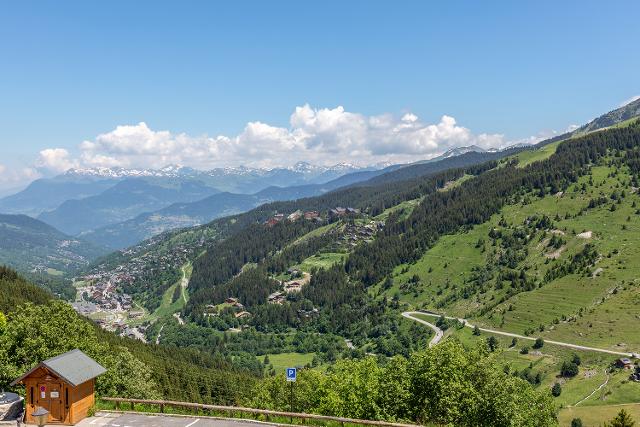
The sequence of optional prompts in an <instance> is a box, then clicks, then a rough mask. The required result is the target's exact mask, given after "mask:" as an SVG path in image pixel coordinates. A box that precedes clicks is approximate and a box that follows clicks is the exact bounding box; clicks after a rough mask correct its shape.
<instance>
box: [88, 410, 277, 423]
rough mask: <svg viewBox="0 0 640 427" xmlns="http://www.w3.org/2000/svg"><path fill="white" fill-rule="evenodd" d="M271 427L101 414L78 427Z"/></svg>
mask: <svg viewBox="0 0 640 427" xmlns="http://www.w3.org/2000/svg"><path fill="white" fill-rule="evenodd" d="M265 425H266V426H270V425H271V424H266V423H255V422H251V421H247V420H237V421H235V420H224V419H219V420H218V419H211V418H199V417H183V416H180V417H172V416H167V415H151V414H114V413H103V412H102V413H101V412H99V413H98V414H96V416H95V417H90V418H87V419H84V420H82V421H81V422H79V423H78V424H76V426H78V427H260V426H265Z"/></svg>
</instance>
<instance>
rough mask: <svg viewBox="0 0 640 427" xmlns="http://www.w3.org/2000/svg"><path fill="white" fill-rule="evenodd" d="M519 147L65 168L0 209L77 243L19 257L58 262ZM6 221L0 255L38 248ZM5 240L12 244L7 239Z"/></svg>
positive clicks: (618, 114)
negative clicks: (274, 162) (199, 165)
mask: <svg viewBox="0 0 640 427" xmlns="http://www.w3.org/2000/svg"><path fill="white" fill-rule="evenodd" d="M638 115H640V100H637V101H634V102H631V103H630V104H628V105H625V106H624V107H621V108H618V109H616V110H613V111H611V112H609V113H607V114H604V115H602V116H601V117H598V118H597V119H595V120H593V121H591V122H590V123H588V124H586V125H584V126H582V127H580V128H578V129H577V130H575V131H573V132H569V133H566V134H564V135H561V136H559V137H556V138H552V139H550V140H547V141H544V142H542V143H540V144H539V145H545V144H547V143H549V142H553V141H557V140H560V139H566V138H570V137H572V136H575V135H580V134H584V133H586V132H591V131H595V130H598V129H601V128H603V127H610V126H615V125H619V126H623V125H625V123H626V122H628V121H630V119H633V118H635V117H637V116H638ZM526 148H527V147H517V148H516V147H512V148H509V149H506V150H502V151H496V150H484V149H483V148H481V147H478V146H475V145H471V146H468V147H457V148H454V149H451V150H449V151H447V152H445V153H443V154H442V155H440V156H437V157H435V158H433V159H429V160H425V161H418V162H416V163H413V164H409V165H401V164H398V165H375V166H371V167H366V168H359V167H356V166H354V165H350V164H346V163H341V164H337V165H334V166H331V167H324V166H315V165H311V164H309V163H304V162H300V163H297V164H295V165H294V166H291V167H288V168H276V169H260V168H248V167H236V168H217V169H212V170H209V171H199V170H195V169H192V168H188V167H183V166H167V167H165V168H162V169H123V168H94V169H71V170H69V171H67V172H66V173H64V174H62V175H60V176H57V177H54V178H49V179H40V180H37V181H35V182H33V183H32V184H31V185H29V186H28V187H27V188H26V189H25V190H23V191H21V192H19V193H17V194H14V195H11V196H8V197H5V198H3V199H0V212H3V213H9V214H28V215H30V216H32V217H37V218H38V219H39V220H41V221H42V222H44V223H47V224H49V225H51V226H53V227H54V228H55V229H54V228H51V229H49V231H48V232H50V233H54V234H55V236H54V234H51V235H50V236H49V237H48V238H49V240H51V242H62V241H65V242H66V241H69V242H76V243H73V244H72V247H78V248H80V253H76V252H73V251H70V253H71V255H69V253H68V252H69V250H68V248H69V246H68V245H69V244H68V243H65V245H67V246H64V251H65V252H64V254H65V255H61V253H60V252H59V251H58V249H61V248H62V247H61V246H60V247H58V246H55V243H53V246H50V245H46V244H44V241H43V244H44V245H43V248H44V249H42V251H41V252H39V253H38V252H37V251H36V253H35V255H34V257H32V256H31V255H30V256H26V255H25V257H26V258H25V259H31V258H34V259H36V260H44V259H45V258H43V254H44V253H47V251H51V252H52V253H54V255H53V258H52V260H53V262H52V263H49V264H48V265H59V266H65V265H71V264H74V263H75V264H77V263H82V262H85V261H86V260H87V259H90V258H91V257H92V256H93V255H95V254H98V253H103V252H104V249H98V248H104V247H109V248H112V249H120V248H124V247H128V246H130V245H134V244H137V243H138V242H140V241H142V240H145V239H148V238H149V237H151V236H154V235H157V234H160V233H163V232H165V231H167V230H171V229H176V228H184V227H191V226H195V225H199V224H204V223H207V222H209V221H212V220H214V219H216V218H220V217H223V216H228V215H233V214H237V213H242V212H245V211H248V210H251V209H253V208H255V207H257V206H259V205H262V204H264V203H269V202H274V201H290V200H297V199H302V198H307V197H314V196H318V195H322V194H325V193H328V192H331V191H334V190H336V189H339V188H344V187H349V186H363V185H364V186H367V185H377V184H380V183H384V182H394V181H399V180H406V179H412V178H414V177H418V176H422V175H424V174H428V173H432V172H434V171H438V170H444V169H447V168H454V167H464V166H468V165H470V164H473V163H480V162H483V161H487V160H492V159H499V158H501V157H504V156H506V155H509V154H511V153H512V152H513V151H514V150H516V149H526ZM10 217H11V215H4V218H5V225H4V226H3V227H4V229H3V230H4V232H5V235H4V236H3V237H4V238H3V242H6V243H3V244H2V245H0V250H3V249H4V248H8V247H11V249H9V251H10V252H11V254H12V255H11V257H12V258H14V259H15V257H16V255H15V254H17V253H20V252H19V250H18V249H16V248H17V247H21V248H23V249H24V248H28V247H32V248H35V247H38V246H39V245H32V246H29V244H24V242H25V241H26V242H32V243H33V242H34V241H35V240H34V237H33V236H40V237H42V236H43V234H42V232H41V231H42V230H43V229H42V228H38V227H35V224H40V227H42V225H43V224H42V222H35V223H28V222H27V217H23V216H16V217H15V218H14V220H13V221H17V222H18V223H20V224H22V225H21V226H19V227H18V229H16V228H15V227H16V226H15V224H14V225H13V226H12V225H11V221H9V220H8V219H7V218H10ZM16 218H19V219H16ZM28 224H31V225H33V226H34V227H35V229H38V230H40V232H38V233H35V234H34V233H31V232H29V233H26V234H25V233H23V234H13V235H9V234H8V233H9V231H12V232H15V231H16V230H21V229H22V230H31V228H30V227H27V225H28ZM21 227H22V228H21ZM23 227H26V228H23ZM44 235H47V233H44ZM21 236H22V237H21ZM69 236H77V237H69ZM10 239H14V241H13V242H10ZM20 242H22V243H20ZM87 242H91V243H87ZM21 244H22V246H20V245H21ZM74 245H75V246H74ZM56 248H57V249H56ZM24 250H26V249H24ZM32 250H34V249H32ZM16 251H18V252H16ZM56 251H57V252H56ZM78 257H79V258H78ZM9 258H10V257H5V259H9ZM65 260H67V261H65ZM0 261H2V260H1V259H0ZM37 263H38V262H36V261H34V260H33V259H31V260H28V261H25V264H28V265H36V264H37ZM13 265H15V263H14V264H13Z"/></svg>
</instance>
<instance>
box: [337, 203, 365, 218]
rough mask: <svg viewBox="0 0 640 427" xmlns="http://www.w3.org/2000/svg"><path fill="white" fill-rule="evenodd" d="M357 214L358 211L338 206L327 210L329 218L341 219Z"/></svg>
mask: <svg viewBox="0 0 640 427" xmlns="http://www.w3.org/2000/svg"><path fill="white" fill-rule="evenodd" d="M359 213H360V209H354V208H343V207H340V206H338V207H335V208H333V209H329V218H342V217H344V216H347V215H358V214H359Z"/></svg>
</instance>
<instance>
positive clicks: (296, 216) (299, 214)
mask: <svg viewBox="0 0 640 427" xmlns="http://www.w3.org/2000/svg"><path fill="white" fill-rule="evenodd" d="M300 218H302V211H301V210H297V211H295V212H294V213H292V214H290V215H289V216H288V217H287V219H288V220H289V221H291V222H294V221H297V220H299V219H300Z"/></svg>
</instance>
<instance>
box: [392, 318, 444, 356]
mask: <svg viewBox="0 0 640 427" xmlns="http://www.w3.org/2000/svg"><path fill="white" fill-rule="evenodd" d="M415 314H424V313H421V312H419V311H405V312H404V313H402V317H406V318H407V319H411V320H413V321H415V322H418V323H422V324H423V325H425V326H428V327H430V328H431V329H433V331H434V332H435V333H436V335H435V336H434V337H433V338H431V341H429V347H433V346H434V345H436V344H438V343H439V342H440V340H441V339H442V338H443V337H444V331H443V330H442V329H440V328H438V327H437V326H436V325H434V324H433V323H429V322H427V321H426V320H422V319H419V318H417V317H413V315H415Z"/></svg>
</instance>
